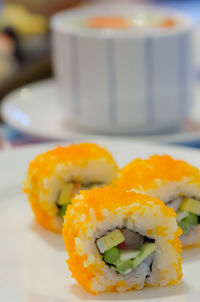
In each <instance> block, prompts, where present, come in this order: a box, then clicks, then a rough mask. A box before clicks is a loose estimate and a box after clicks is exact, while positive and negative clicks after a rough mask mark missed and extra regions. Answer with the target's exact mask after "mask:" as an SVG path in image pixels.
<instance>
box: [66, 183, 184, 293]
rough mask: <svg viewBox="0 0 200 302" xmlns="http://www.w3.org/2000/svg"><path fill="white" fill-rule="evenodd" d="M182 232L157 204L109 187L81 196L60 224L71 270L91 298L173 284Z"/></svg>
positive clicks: (169, 212)
mask: <svg viewBox="0 0 200 302" xmlns="http://www.w3.org/2000/svg"><path fill="white" fill-rule="evenodd" d="M180 233H181V230H180V229H179V227H178V226H177V223H176V213H175V212H174V210H173V209H170V208H168V207H166V206H165V204H164V203H163V202H161V201H160V200H159V199H156V198H153V197H149V196H146V195H142V194H137V193H135V192H125V191H121V190H118V189H116V188H114V187H112V186H107V187H103V188H93V189H92V190H90V191H80V194H79V195H76V196H75V198H74V199H73V200H72V204H70V205H69V208H68V210H67V212H66V214H65V217H64V224H63V238H64V241H65V246H66V251H67V252H68V257H69V258H68V260H67V263H68V267H69V270H70V271H71V273H72V276H73V277H74V278H75V279H76V281H77V282H79V283H80V284H81V285H82V286H83V287H84V288H85V289H86V290H87V291H89V292H91V293H93V294H97V293H100V292H113V291H116V292H123V291H129V290H134V289H136V290H140V289H142V288H143V287H144V286H166V285H171V284H175V283H177V282H178V281H179V279H180V278H181V277H182V272H181V257H180V253H181V243H180V241H179V238H178V236H179V235H180Z"/></svg>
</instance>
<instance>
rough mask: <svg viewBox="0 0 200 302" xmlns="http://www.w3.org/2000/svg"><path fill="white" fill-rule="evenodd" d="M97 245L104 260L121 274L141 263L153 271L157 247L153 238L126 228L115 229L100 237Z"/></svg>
mask: <svg viewBox="0 0 200 302" xmlns="http://www.w3.org/2000/svg"><path fill="white" fill-rule="evenodd" d="M96 245H97V248H98V250H99V252H100V254H101V255H102V257H103V260H104V262H105V263H106V264H107V265H109V266H110V268H111V269H113V270H115V271H116V272H117V273H119V274H122V275H127V274H129V273H131V272H133V271H134V270H135V269H136V268H137V267H139V265H140V264H141V263H145V264H146V265H147V266H148V268H149V270H148V271H149V273H150V271H151V266H152V262H153V256H154V252H155V249H156V246H155V241H154V240H153V239H151V238H148V237H145V236H143V235H141V234H139V233H136V232H134V231H131V230H128V229H125V228H124V229H115V230H113V231H111V232H108V233H107V234H106V235H104V236H102V237H101V238H98V239H97V240H96ZM147 275H148V274H147ZM146 277H147V276H146Z"/></svg>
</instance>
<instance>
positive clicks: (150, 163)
mask: <svg viewBox="0 0 200 302" xmlns="http://www.w3.org/2000/svg"><path fill="white" fill-rule="evenodd" d="M184 177H188V178H190V179H191V181H192V182H195V183H199V184H200V172H199V170H198V169H197V168H195V167H193V166H191V165H189V164H188V163H186V162H184V161H182V160H175V159H173V158H172V157H171V156H169V155H162V156H159V155H153V156H151V157H150V158H149V159H139V158H138V159H136V160H134V161H132V162H131V163H129V164H128V165H126V166H125V167H124V168H123V169H122V170H121V175H120V177H119V178H118V180H116V181H114V183H113V184H114V185H116V186H117V187H119V188H121V189H124V190H130V189H132V188H134V189H138V190H139V191H141V189H143V190H145V191H146V190H149V189H153V188H154V189H155V188H157V187H159V186H160V185H162V184H164V182H165V181H181V180H182V179H183V178H184ZM158 180H160V181H158Z"/></svg>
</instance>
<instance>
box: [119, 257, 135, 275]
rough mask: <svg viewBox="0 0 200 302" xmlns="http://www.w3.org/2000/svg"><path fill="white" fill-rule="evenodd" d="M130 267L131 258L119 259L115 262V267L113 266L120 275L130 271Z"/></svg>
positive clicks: (131, 266) (131, 267)
mask: <svg viewBox="0 0 200 302" xmlns="http://www.w3.org/2000/svg"><path fill="white" fill-rule="evenodd" d="M132 269H133V261H132V260H126V261H119V262H118V263H117V264H116V268H115V270H116V271H117V272H118V273H120V274H122V275H126V274H128V273H130V272H131V271H132Z"/></svg>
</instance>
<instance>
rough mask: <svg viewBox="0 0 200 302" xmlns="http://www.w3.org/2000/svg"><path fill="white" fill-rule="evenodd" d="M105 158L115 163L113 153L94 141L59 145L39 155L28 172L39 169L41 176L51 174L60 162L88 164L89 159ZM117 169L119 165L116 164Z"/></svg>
mask: <svg viewBox="0 0 200 302" xmlns="http://www.w3.org/2000/svg"><path fill="white" fill-rule="evenodd" d="M100 158H105V160H106V161H107V162H111V163H113V164H115V161H114V159H113V157H112V155H111V154H110V153H109V152H108V151H107V150H106V149H104V148H102V147H100V146H98V145H96V144H94V143H81V144H79V145H75V144H74V145H70V146H66V147H61V146H59V147H57V148H56V149H53V150H50V151H48V152H46V153H43V154H40V155H38V156H37V157H36V158H35V159H34V160H33V161H32V162H31V163H30V165H29V170H28V173H29V172H30V173H31V172H32V171H34V170H37V171H38V173H39V174H40V176H41V177H48V176H50V175H51V174H52V173H53V171H54V170H55V168H56V166H57V164H58V163H63V164H65V163H66V164H67V163H69V162H71V163H72V164H74V165H77V164H79V165H80V164H81V165H83V166H84V165H86V164H87V162H88V160H98V159H100ZM115 166H116V169H118V168H117V165H116V164H115Z"/></svg>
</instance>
